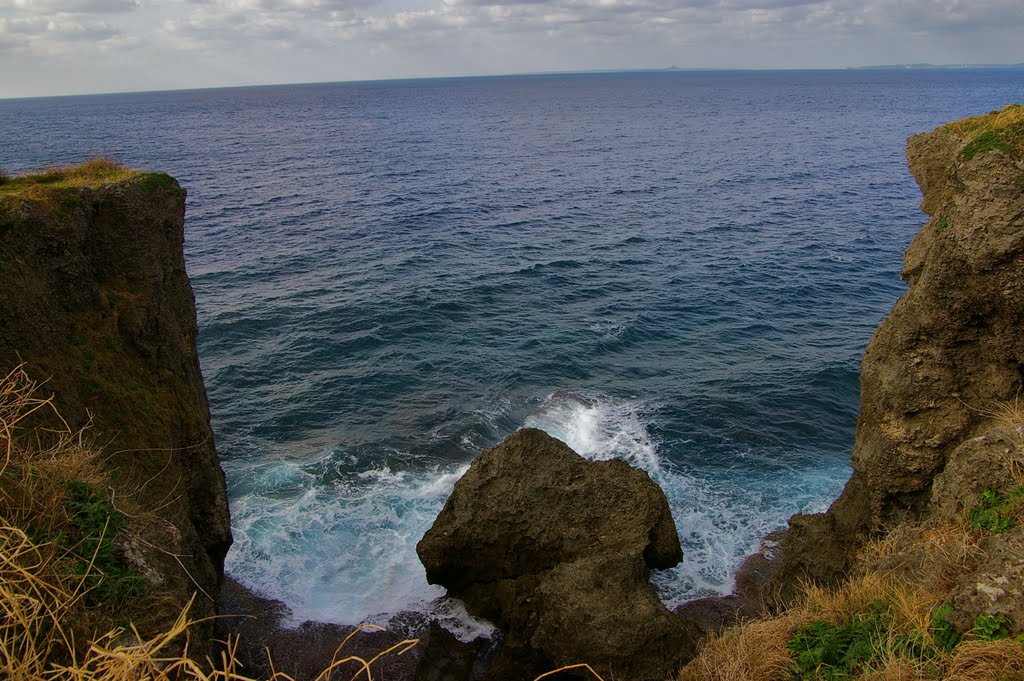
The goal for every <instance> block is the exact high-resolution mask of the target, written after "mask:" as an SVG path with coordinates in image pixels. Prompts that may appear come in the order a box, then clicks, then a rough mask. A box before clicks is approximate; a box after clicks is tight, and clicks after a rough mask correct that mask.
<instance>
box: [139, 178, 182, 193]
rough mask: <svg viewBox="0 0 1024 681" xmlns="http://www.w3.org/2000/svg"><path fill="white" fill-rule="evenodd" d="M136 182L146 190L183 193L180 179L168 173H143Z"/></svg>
mask: <svg viewBox="0 0 1024 681" xmlns="http://www.w3.org/2000/svg"><path fill="white" fill-rule="evenodd" d="M135 184H137V185H138V186H139V187H141V188H142V190H143V191H146V192H151V193H152V192H171V193H174V194H179V193H181V191H182V189H181V186H180V185H179V184H178V181H177V180H175V179H174V178H173V177H171V176H170V175H168V174H167V173H142V174H140V175H139V176H138V177H137V178H136V180H135Z"/></svg>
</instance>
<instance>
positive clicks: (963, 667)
mask: <svg viewBox="0 0 1024 681" xmlns="http://www.w3.org/2000/svg"><path fill="white" fill-rule="evenodd" d="M948 678H950V679H958V680H959V681H995V680H996V679H1014V680H1018V681H1019V679H1024V647H1022V646H1021V644H1020V643H1017V642H1016V641H965V642H964V643H961V644H960V645H959V646H957V648H956V650H955V651H954V654H953V658H952V660H951V662H950V667H949V676H948Z"/></svg>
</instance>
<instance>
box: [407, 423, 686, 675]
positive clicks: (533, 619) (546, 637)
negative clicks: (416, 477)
mask: <svg viewBox="0 0 1024 681" xmlns="http://www.w3.org/2000/svg"><path fill="white" fill-rule="evenodd" d="M417 553H418V554H419V556H420V560H421V561H422V562H423V565H424V566H425V567H426V571H427V579H428V580H429V581H430V582H432V583H435V584H441V585H443V586H445V587H446V588H447V589H448V592H449V594H450V595H453V596H456V597H458V598H460V599H462V600H463V601H464V602H465V603H466V606H467V608H468V609H469V611H470V612H472V613H474V614H476V615H479V616H482V617H485V618H487V619H490V620H492V621H494V622H495V623H496V624H497V625H498V626H499V627H500V628H502V629H503V630H504V632H505V640H504V644H503V647H502V649H501V651H500V652H499V653H498V657H497V659H496V661H495V664H494V667H493V669H492V670H491V673H490V675H489V677H488V678H491V679H528V678H532V677H533V676H536V675H537V674H540V673H542V672H545V671H548V670H550V669H553V668H555V667H559V666H563V665H569V664H575V663H580V662H587V663H589V664H590V665H591V666H592V667H594V668H595V669H596V670H597V671H598V672H599V673H601V674H603V675H604V676H605V678H615V679H656V678H657V679H661V678H666V677H667V676H669V675H671V674H672V673H673V672H674V671H675V670H676V669H677V668H678V667H679V666H680V664H681V663H682V662H685V661H686V660H687V659H689V658H690V657H692V655H693V653H694V650H695V646H696V642H697V639H698V638H699V632H698V630H697V629H696V627H694V626H693V625H691V624H689V623H688V622H686V621H685V620H683V619H682V618H680V617H678V616H675V615H673V614H672V613H670V612H669V611H668V610H667V609H666V608H665V606H664V605H663V604H662V603H661V601H660V600H659V598H658V596H657V594H656V593H655V591H654V589H653V587H652V586H651V585H650V583H649V582H648V576H649V571H650V570H651V569H652V568H668V567H671V566H673V565H675V564H677V563H678V562H679V561H680V560H681V559H682V551H681V549H680V545H679V538H678V535H677V533H676V528H675V523H674V522H673V520H672V516H671V514H670V512H669V507H668V502H667V500H666V499H665V495H664V494H663V493H662V491H661V489H660V488H658V486H657V485H655V484H654V483H653V482H652V481H651V480H650V478H649V477H648V476H647V474H646V473H645V472H643V471H640V470H637V469H634V468H631V467H630V466H629V465H628V464H626V463H625V462H623V461H619V460H611V461H599V462H594V461H587V460H586V459H584V458H582V457H581V456H579V455H578V454H576V453H575V452H573V451H572V450H571V449H570V448H569V447H568V446H566V445H565V444H564V443H562V442H561V441H559V440H556V439H554V438H552V437H551V436H549V435H547V434H546V433H544V432H543V431H540V430H535V429H523V430H520V431H519V432H517V433H515V434H514V435H512V436H510V437H509V438H507V439H506V440H505V441H504V442H502V443H501V444H499V445H498V446H496V447H494V448H492V449H489V450H487V451H485V452H483V453H482V454H480V455H479V456H478V457H477V458H476V459H474V460H473V463H472V465H471V466H470V468H469V470H468V471H467V472H466V474H465V475H464V476H463V477H462V479H461V480H459V482H458V483H456V485H455V489H454V491H453V492H452V494H451V496H450V497H449V499H448V501H447V503H446V504H445V507H444V509H443V510H442V511H441V513H440V515H439V516H438V518H437V520H436V521H435V523H434V525H433V527H431V529H430V530H429V531H428V532H427V534H426V535H425V536H424V537H423V539H422V540H421V541H420V543H419V545H418V546H417Z"/></svg>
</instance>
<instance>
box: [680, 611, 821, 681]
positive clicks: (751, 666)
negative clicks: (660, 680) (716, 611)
mask: <svg viewBox="0 0 1024 681" xmlns="http://www.w3.org/2000/svg"><path fill="white" fill-rule="evenodd" d="M813 619H814V617H813V616H811V615H810V614H809V613H807V612H803V611H800V610H791V611H789V612H787V613H785V614H784V615H782V616H780V617H776V618H772V619H762V620H755V621H752V622H748V623H746V624H743V625H741V626H739V627H734V628H732V629H729V630H727V631H726V632H725V633H723V634H722V635H721V636H714V637H711V638H710V639H709V640H708V641H707V642H706V643H705V644H704V646H703V647H702V649H701V651H700V653H699V654H698V655H697V657H696V658H695V659H694V660H692V661H691V662H690V663H689V664H688V665H686V666H685V667H684V668H683V670H682V671H681V672H680V673H679V681H780V680H781V679H788V678H789V676H790V675H789V671H788V670H789V667H790V665H792V664H793V657H792V655H791V654H790V652H789V651H788V650H786V643H788V642H789V640H790V639H791V638H792V637H793V632H794V631H796V628H797V627H799V626H800V625H801V624H806V623H807V622H810V621H813Z"/></svg>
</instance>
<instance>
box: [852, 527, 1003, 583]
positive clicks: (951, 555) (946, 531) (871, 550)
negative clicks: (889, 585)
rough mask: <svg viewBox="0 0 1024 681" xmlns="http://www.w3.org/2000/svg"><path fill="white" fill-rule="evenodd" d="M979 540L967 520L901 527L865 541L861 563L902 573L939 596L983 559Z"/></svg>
mask: <svg viewBox="0 0 1024 681" xmlns="http://www.w3.org/2000/svg"><path fill="white" fill-rule="evenodd" d="M980 539H981V535H979V533H978V532H977V531H976V530H973V529H971V526H970V523H968V522H967V521H966V520H964V519H961V520H960V521H958V522H953V523H947V524H943V525H939V526H935V527H924V528H921V527H911V526H900V527H898V528H897V529H895V530H893V531H892V532H890V533H888V534H886V535H884V536H882V537H880V538H878V539H875V540H873V541H871V542H868V543H867V544H865V546H864V547H863V548H862V549H861V550H860V552H859V554H858V563H860V564H861V565H864V566H866V569H868V570H871V571H877V572H880V573H883V574H888V573H892V572H899V573H902V574H903V575H904V578H905V579H908V580H911V581H913V582H914V583H915V584H916V585H917V588H918V589H920V590H924V591H928V592H930V593H931V594H933V595H934V596H935V597H937V598H939V597H941V596H942V595H943V594H945V593H947V592H948V591H949V590H950V589H951V588H953V585H954V584H955V583H956V581H957V580H958V579H959V578H960V577H962V576H963V575H966V574H967V573H969V572H971V571H973V570H974V569H975V568H976V567H977V566H978V565H979V564H980V563H981V561H982V560H983V559H984V557H985V552H984V550H982V548H981V546H980V545H979V544H978V542H979V540H980Z"/></svg>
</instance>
